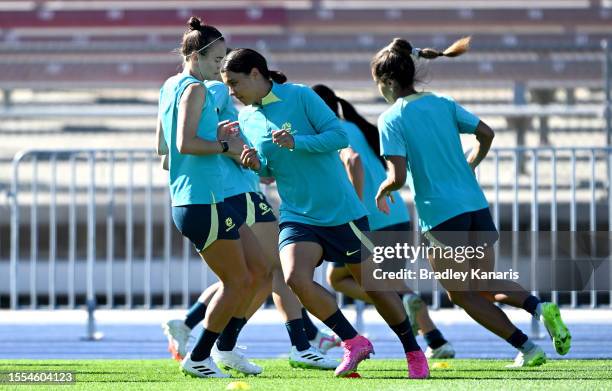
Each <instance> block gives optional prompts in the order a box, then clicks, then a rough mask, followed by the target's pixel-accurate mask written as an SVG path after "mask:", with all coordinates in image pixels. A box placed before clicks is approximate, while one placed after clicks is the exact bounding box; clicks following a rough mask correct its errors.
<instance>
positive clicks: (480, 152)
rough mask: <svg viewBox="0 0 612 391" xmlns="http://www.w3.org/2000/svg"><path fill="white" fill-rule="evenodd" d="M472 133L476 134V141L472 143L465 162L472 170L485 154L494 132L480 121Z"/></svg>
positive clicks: (489, 146)
mask: <svg viewBox="0 0 612 391" xmlns="http://www.w3.org/2000/svg"><path fill="white" fill-rule="evenodd" d="M474 135H475V136H476V142H475V143H474V147H473V148H472V152H471V153H470V156H468V158H467V162H468V164H469V165H470V167H472V170H474V169H475V168H476V167H477V166H478V165H479V164H480V162H481V161H482V160H483V159H484V158H485V157H486V156H487V153H488V152H489V149H490V148H491V144H492V143H493V138H494V137H495V133H494V132H493V130H492V129H491V128H490V127H489V126H488V125H487V124H485V123H484V122H482V121H480V122H479V123H478V126H477V127H476V130H475V131H474Z"/></svg>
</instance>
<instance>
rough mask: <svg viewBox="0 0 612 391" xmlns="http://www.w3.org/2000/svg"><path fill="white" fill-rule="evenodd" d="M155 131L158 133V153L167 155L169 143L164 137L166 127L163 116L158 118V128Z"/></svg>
mask: <svg viewBox="0 0 612 391" xmlns="http://www.w3.org/2000/svg"><path fill="white" fill-rule="evenodd" d="M155 133H156V134H157V155H159V156H163V155H167V154H168V145H167V144H166V139H165V138H164V129H163V127H162V123H161V118H158V119H157V129H156V130H155Z"/></svg>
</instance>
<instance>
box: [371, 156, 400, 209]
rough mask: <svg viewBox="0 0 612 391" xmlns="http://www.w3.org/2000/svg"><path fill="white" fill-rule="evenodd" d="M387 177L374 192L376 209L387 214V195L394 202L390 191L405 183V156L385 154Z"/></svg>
mask: <svg viewBox="0 0 612 391" xmlns="http://www.w3.org/2000/svg"><path fill="white" fill-rule="evenodd" d="M386 159H387V168H388V171H387V178H386V179H385V180H384V181H383V182H382V183H381V184H380V187H379V188H378V193H377V194H376V205H377V206H378V209H380V210H381V211H383V212H385V213H387V214H389V205H388V204H387V199H386V198H387V197H390V198H391V202H394V200H393V196H392V195H391V192H392V191H395V190H399V189H401V187H402V186H404V183H406V158H405V157H403V156H387V158H386Z"/></svg>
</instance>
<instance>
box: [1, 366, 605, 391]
mask: <svg viewBox="0 0 612 391" xmlns="http://www.w3.org/2000/svg"><path fill="white" fill-rule="evenodd" d="M254 361H255V362H257V363H258V364H260V365H262V366H263V367H264V373H262V374H261V375H259V376H257V377H245V376H241V375H237V374H235V373H232V375H233V376H234V378H233V379H194V378H191V377H186V376H184V375H183V374H182V373H181V372H179V368H178V363H177V362H175V361H171V360H0V373H2V375H1V378H2V380H4V381H6V379H7V372H13V371H20V372H24V371H72V372H74V375H75V379H76V382H75V383H73V384H70V385H61V386H59V385H48V384H45V385H43V384H29V385H15V384H10V383H6V382H4V383H0V389H16V390H26V389H35V390H45V389H57V388H58V387H62V388H60V389H64V390H112V391H117V390H181V391H183V390H225V389H226V388H227V387H228V385H229V384H230V383H232V382H237V381H239V382H245V383H246V384H247V385H248V387H249V389H250V390H254V391H255V390H262V391H263V390H265V391H268V390H283V391H291V390H295V391H308V390H316V391H328V390H329V391H345V390H346V391H354V390H367V391H379V390H389V391H398V390H407V389H410V390H417V389H419V390H420V389H427V390H445V391H449V390H470V391H474V390H487V391H491V390H492V391H498V390H507V389H514V390H524V389H550V390H598V389H599V390H609V389H612V360H549V362H548V363H547V364H545V365H544V366H542V367H539V368H525V369H518V370H517V369H506V368H505V365H507V364H510V363H511V361H510V360H430V367H434V368H432V369H431V378H430V379H428V380H408V379H406V364H405V361H403V360H377V359H373V360H368V361H366V362H364V363H362V364H361V365H360V366H359V373H360V374H361V376H362V378H361V379H338V378H334V377H333V372H332V371H316V370H300V369H293V368H291V367H289V364H288V362H287V360H282V359H278V360H254ZM435 363H441V364H438V365H434V364H435ZM444 363H446V364H448V367H446V366H447V365H446V364H444ZM436 366H438V367H443V368H435V367H436ZM444 367H446V368H444Z"/></svg>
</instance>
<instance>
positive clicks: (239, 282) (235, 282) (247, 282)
mask: <svg viewBox="0 0 612 391" xmlns="http://www.w3.org/2000/svg"><path fill="white" fill-rule="evenodd" d="M254 283H255V279H254V278H253V275H252V274H251V273H249V272H246V273H236V274H234V275H232V276H230V277H228V278H227V279H226V281H224V285H225V286H226V288H229V289H239V290H245V289H246V290H251V289H252V288H253V286H254Z"/></svg>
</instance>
